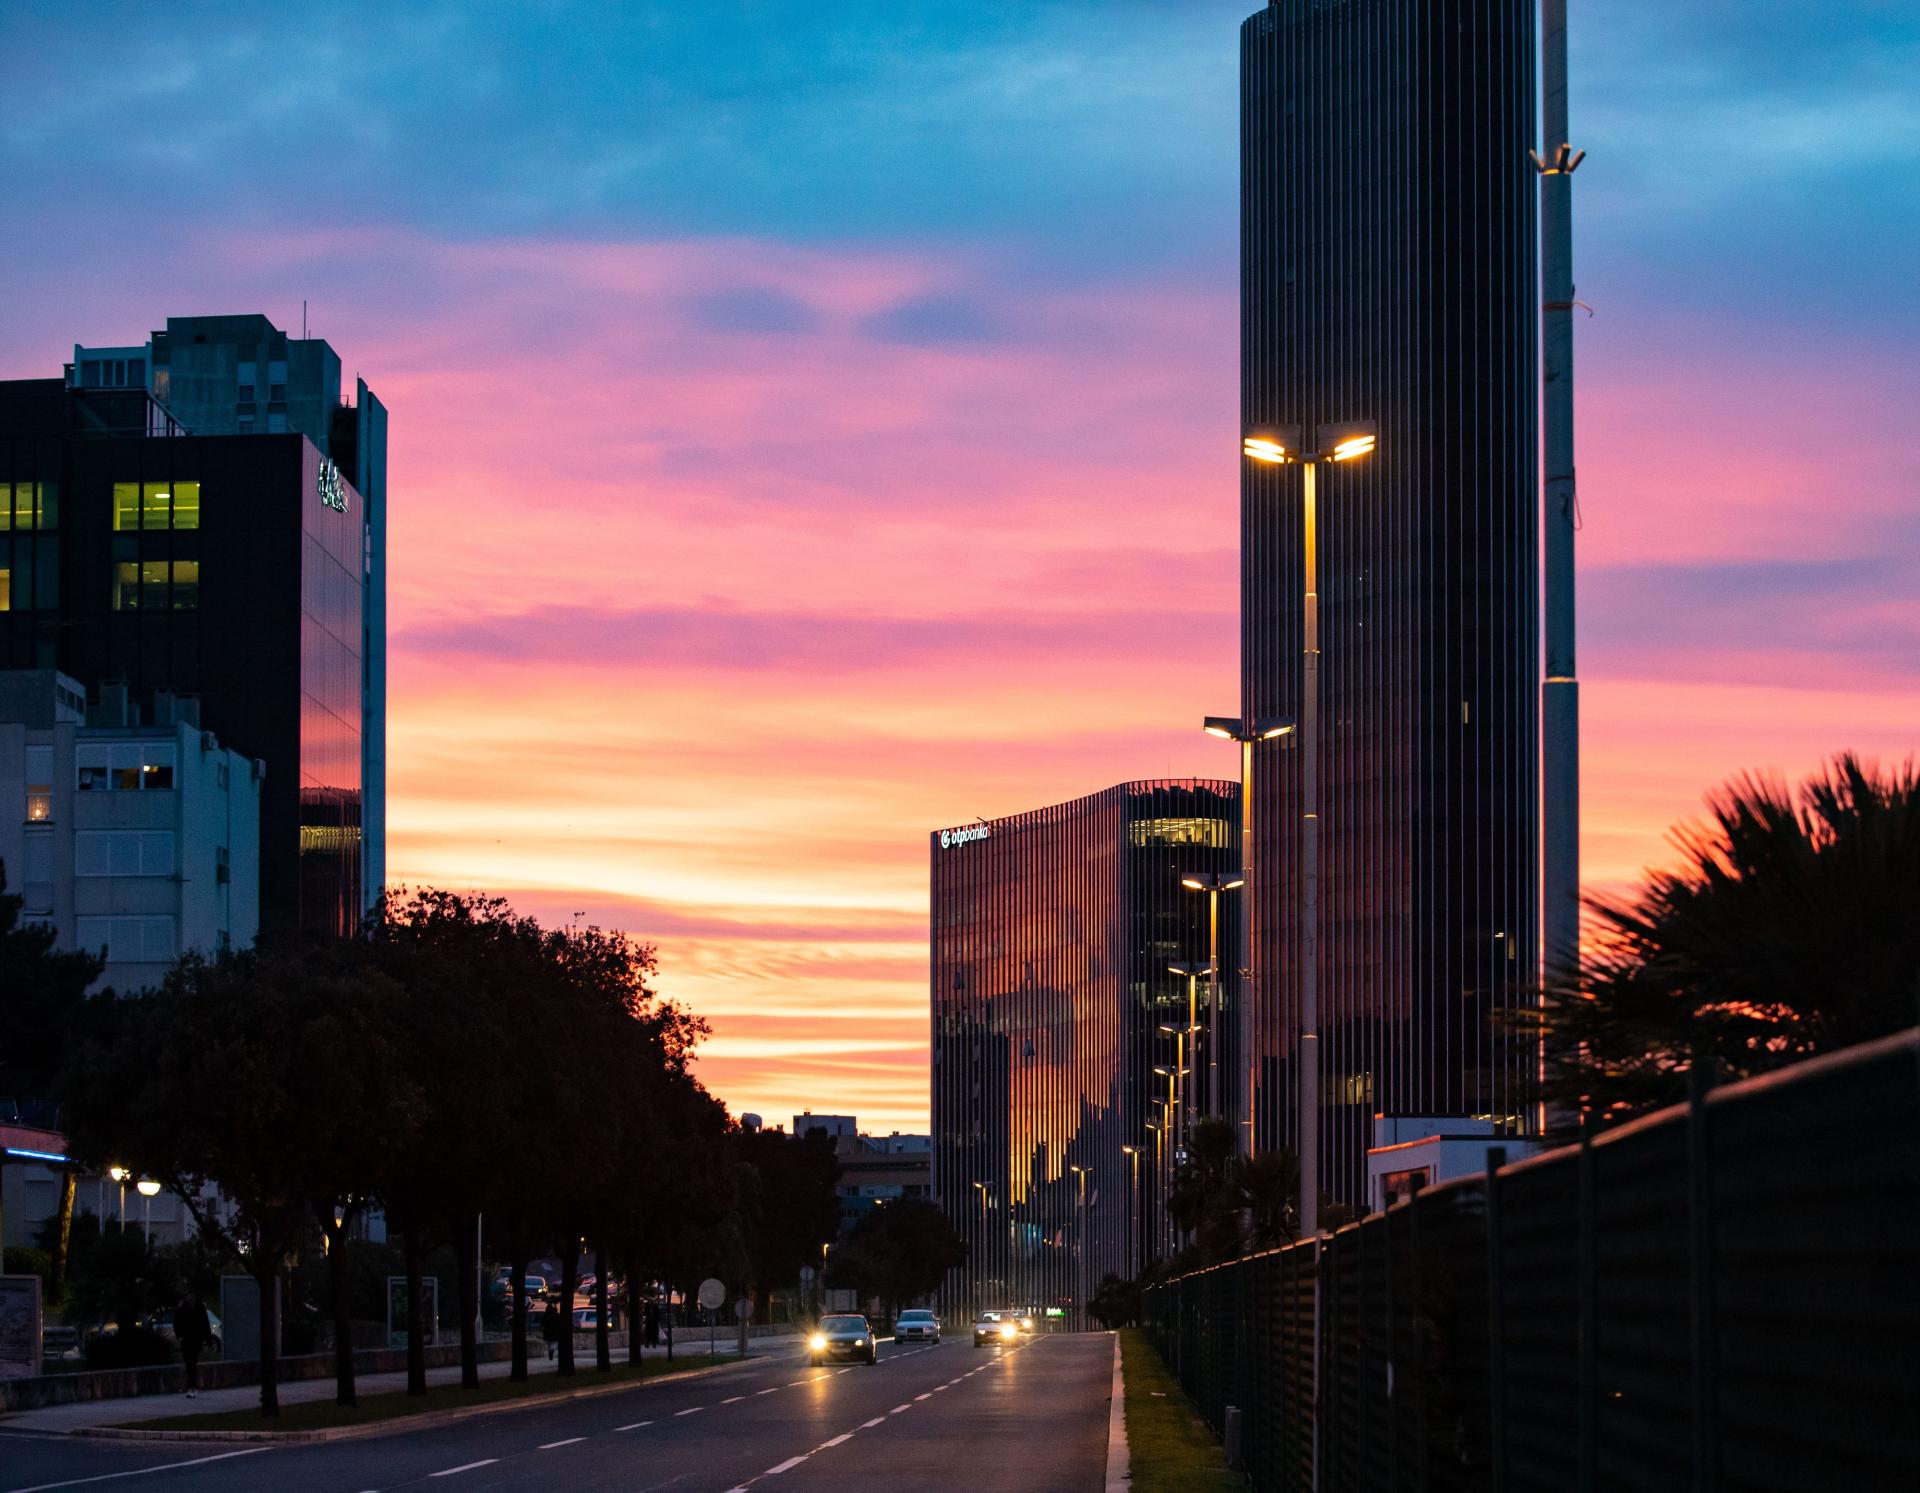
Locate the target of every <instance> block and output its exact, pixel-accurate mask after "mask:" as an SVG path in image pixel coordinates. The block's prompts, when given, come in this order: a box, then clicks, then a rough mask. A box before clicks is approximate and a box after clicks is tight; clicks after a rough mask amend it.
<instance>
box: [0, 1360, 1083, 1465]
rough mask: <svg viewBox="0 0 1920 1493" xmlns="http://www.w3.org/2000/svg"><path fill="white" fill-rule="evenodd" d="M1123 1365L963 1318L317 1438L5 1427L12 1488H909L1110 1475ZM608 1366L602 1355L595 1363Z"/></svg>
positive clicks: (0, 1446)
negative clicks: (475, 1413) (906, 1339)
mask: <svg viewBox="0 0 1920 1493" xmlns="http://www.w3.org/2000/svg"><path fill="white" fill-rule="evenodd" d="M1112 1373H1113V1339H1112V1338H1110V1337H1108V1336H1106V1335H1105V1334H1096V1333H1089V1334H1081V1335H1065V1336H1058V1337H1043V1338H1039V1339H1036V1340H1034V1341H1032V1342H1029V1343H1024V1344H1022V1345H1020V1346H1018V1347H1014V1348H982V1349H975V1348H973V1347H971V1346H970V1345H969V1343H968V1341H967V1339H965V1338H964V1337H963V1338H960V1339H957V1340H956V1339H948V1340H947V1341H945V1342H943V1343H941V1344H940V1345H938V1346H937V1347H895V1346H894V1345H893V1344H891V1343H889V1344H885V1345H883V1347H882V1349H881V1359H880V1362H879V1364H878V1365H876V1366H873V1367H869V1366H868V1365H866V1364H859V1365H856V1366H853V1367H845V1366H832V1367H823V1368H811V1367H809V1366H807V1364H806V1363H805V1362H804V1360H803V1359H801V1358H799V1357H798V1356H796V1354H795V1353H794V1352H793V1351H792V1350H783V1351H780V1352H778V1353H775V1354H773V1355H771V1356H769V1357H766V1358H755V1359H750V1360H748V1361H747V1362H745V1363H742V1364H738V1365H733V1366H729V1367H727V1368H725V1369H720V1370H716V1371H715V1372H713V1373H710V1374H705V1375H702V1376H700V1377H697V1378H692V1379H686V1380H681V1381H677V1382H669V1383H663V1384H662V1383H656V1384H648V1385H637V1386H635V1387H633V1388H632V1389H628V1390H623V1391H620V1392H618V1393H612V1394H605V1395H596V1396H592V1397H589V1398H585V1399H579V1400H572V1401H568V1402H565V1403H562V1404H556V1405H552V1406H547V1407H542V1408H540V1409H533V1410H512V1411H502V1412H499V1413H495V1414H490V1415H485V1416H479V1417H475V1418H472V1419H468V1420H463V1421H459V1422H456V1423H453V1424H449V1425H444V1426H440V1427H432V1428H426V1429H422V1430H418V1431H411V1432H401V1433H394V1434H388V1435H384V1436H377V1437H369V1438H365V1439H360V1440H352V1441H333V1442H322V1443H318V1444H309V1445H304V1446H284V1447H267V1448H259V1449H256V1448H254V1447H251V1446H245V1447H236V1446H233V1445H232V1444H230V1443H186V1442H164V1443H138V1444H134V1443H126V1442H101V1441H96V1440H91V1439H86V1438H72V1437H57V1436H38V1435H27V1434H21V1433H7V1432H5V1431H4V1430H0V1493H28V1490H46V1493H51V1490H53V1489H56V1488H82V1487H84V1488H88V1489H98V1490H101V1493H110V1490H113V1489H116V1488H125V1489H128V1490H130V1493H131V1490H133V1489H139V1490H142V1493H145V1490H148V1489H153V1490H159V1489H187V1488H191V1489H195V1490H199V1489H213V1490H227V1489H233V1490H238V1489H256V1488H269V1489H272V1490H273V1493H374V1490H378V1493H387V1490H389V1489H395V1488H421V1489H425V1490H430V1493H483V1490H489V1489H507V1488H542V1489H544V1488H551V1487H557V1486H564V1487H566V1488H567V1489H568V1490H569V1493H574V1490H590V1489H616V1488H617V1489H621V1490H623V1493H639V1490H646V1489H673V1490H675V1493H681V1490H685V1493H731V1490H737V1489H745V1488H752V1489H755V1490H756V1493H826V1490H830V1489H831V1490H836V1493H837V1490H840V1489H844V1488H846V1487H847V1486H849V1485H850V1484H852V1483H855V1482H860V1481H866V1480H872V1481H873V1482H874V1484H875V1485H876V1486H880V1487H885V1488H889V1489H917V1488H929V1489H937V1488H960V1489H965V1490H967V1493H1016V1490H1017V1493H1048V1490H1055V1489H1058V1490H1062V1493H1096V1490H1099V1489H1100V1488H1101V1487H1102V1486H1103V1485H1104V1481H1105V1472H1106V1456H1107V1403H1108V1398H1109V1393H1110V1389H1111V1381H1112ZM592 1378H593V1376H592V1374H591V1371H589V1372H588V1373H587V1374H585V1375H583V1382H584V1383H591V1382H592ZM166 1408H167V1410H171V1409H173V1408H174V1407H173V1406H172V1405H171V1404H169V1405H168V1406H167V1407H166ZM157 1413H165V1412H164V1411H160V1412H157Z"/></svg>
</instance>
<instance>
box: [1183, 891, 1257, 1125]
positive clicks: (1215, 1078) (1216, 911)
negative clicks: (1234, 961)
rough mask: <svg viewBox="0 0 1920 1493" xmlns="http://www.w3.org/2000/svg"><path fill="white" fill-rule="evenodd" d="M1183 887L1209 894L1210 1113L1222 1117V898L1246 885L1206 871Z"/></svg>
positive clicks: (1208, 1044) (1208, 1100) (1224, 1107)
mask: <svg viewBox="0 0 1920 1493" xmlns="http://www.w3.org/2000/svg"><path fill="white" fill-rule="evenodd" d="M1180 885H1182V886H1183V887H1185V888H1186V889H1187V890H1188V891H1190V892H1205V893H1206V894H1207V1113H1208V1114H1212V1115H1218V1114H1222V1113H1224V1112H1225V1109H1226V1106H1225V1105H1223V1104H1222V1103H1221V1102H1220V894H1221V893H1222V892H1230V891H1232V890H1233V889H1234V888H1235V887H1238V886H1244V885H1245V883H1244V882H1243V881H1242V880H1241V879H1240V877H1238V876H1236V875H1232V874H1230V873H1228V872H1224V871H1202V872H1200V873H1199V874H1198V875H1195V876H1182V877H1181V878H1180Z"/></svg>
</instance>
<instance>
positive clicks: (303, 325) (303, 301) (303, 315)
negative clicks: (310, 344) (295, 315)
mask: <svg viewBox="0 0 1920 1493" xmlns="http://www.w3.org/2000/svg"><path fill="white" fill-rule="evenodd" d="M300 340H301V341H302V342H305V341H306V340H307V298H306V297H305V296H301V297H300Z"/></svg>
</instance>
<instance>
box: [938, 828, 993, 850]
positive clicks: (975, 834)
mask: <svg viewBox="0 0 1920 1493" xmlns="http://www.w3.org/2000/svg"><path fill="white" fill-rule="evenodd" d="M992 836H993V829H992V827H991V826H989V825H985V824H969V825H966V826H964V827H963V828H960V829H943V830H941V831H940V848H941V849H942V850H952V849H954V848H955V847H956V846H959V845H966V844H970V843H971V842H972V841H974V840H986V839H990V838H992Z"/></svg>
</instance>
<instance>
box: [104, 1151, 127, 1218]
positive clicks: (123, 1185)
mask: <svg viewBox="0 0 1920 1493" xmlns="http://www.w3.org/2000/svg"><path fill="white" fill-rule="evenodd" d="M107 1175H108V1176H109V1177H111V1178H113V1180H114V1181H115V1182H117V1183H118V1184H119V1186H120V1227H121V1228H123V1229H124V1228H125V1227H126V1226H127V1177H128V1176H129V1175H130V1173H129V1172H128V1171H127V1169H126V1168H125V1167H124V1166H110V1167H108V1168H107Z"/></svg>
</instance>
